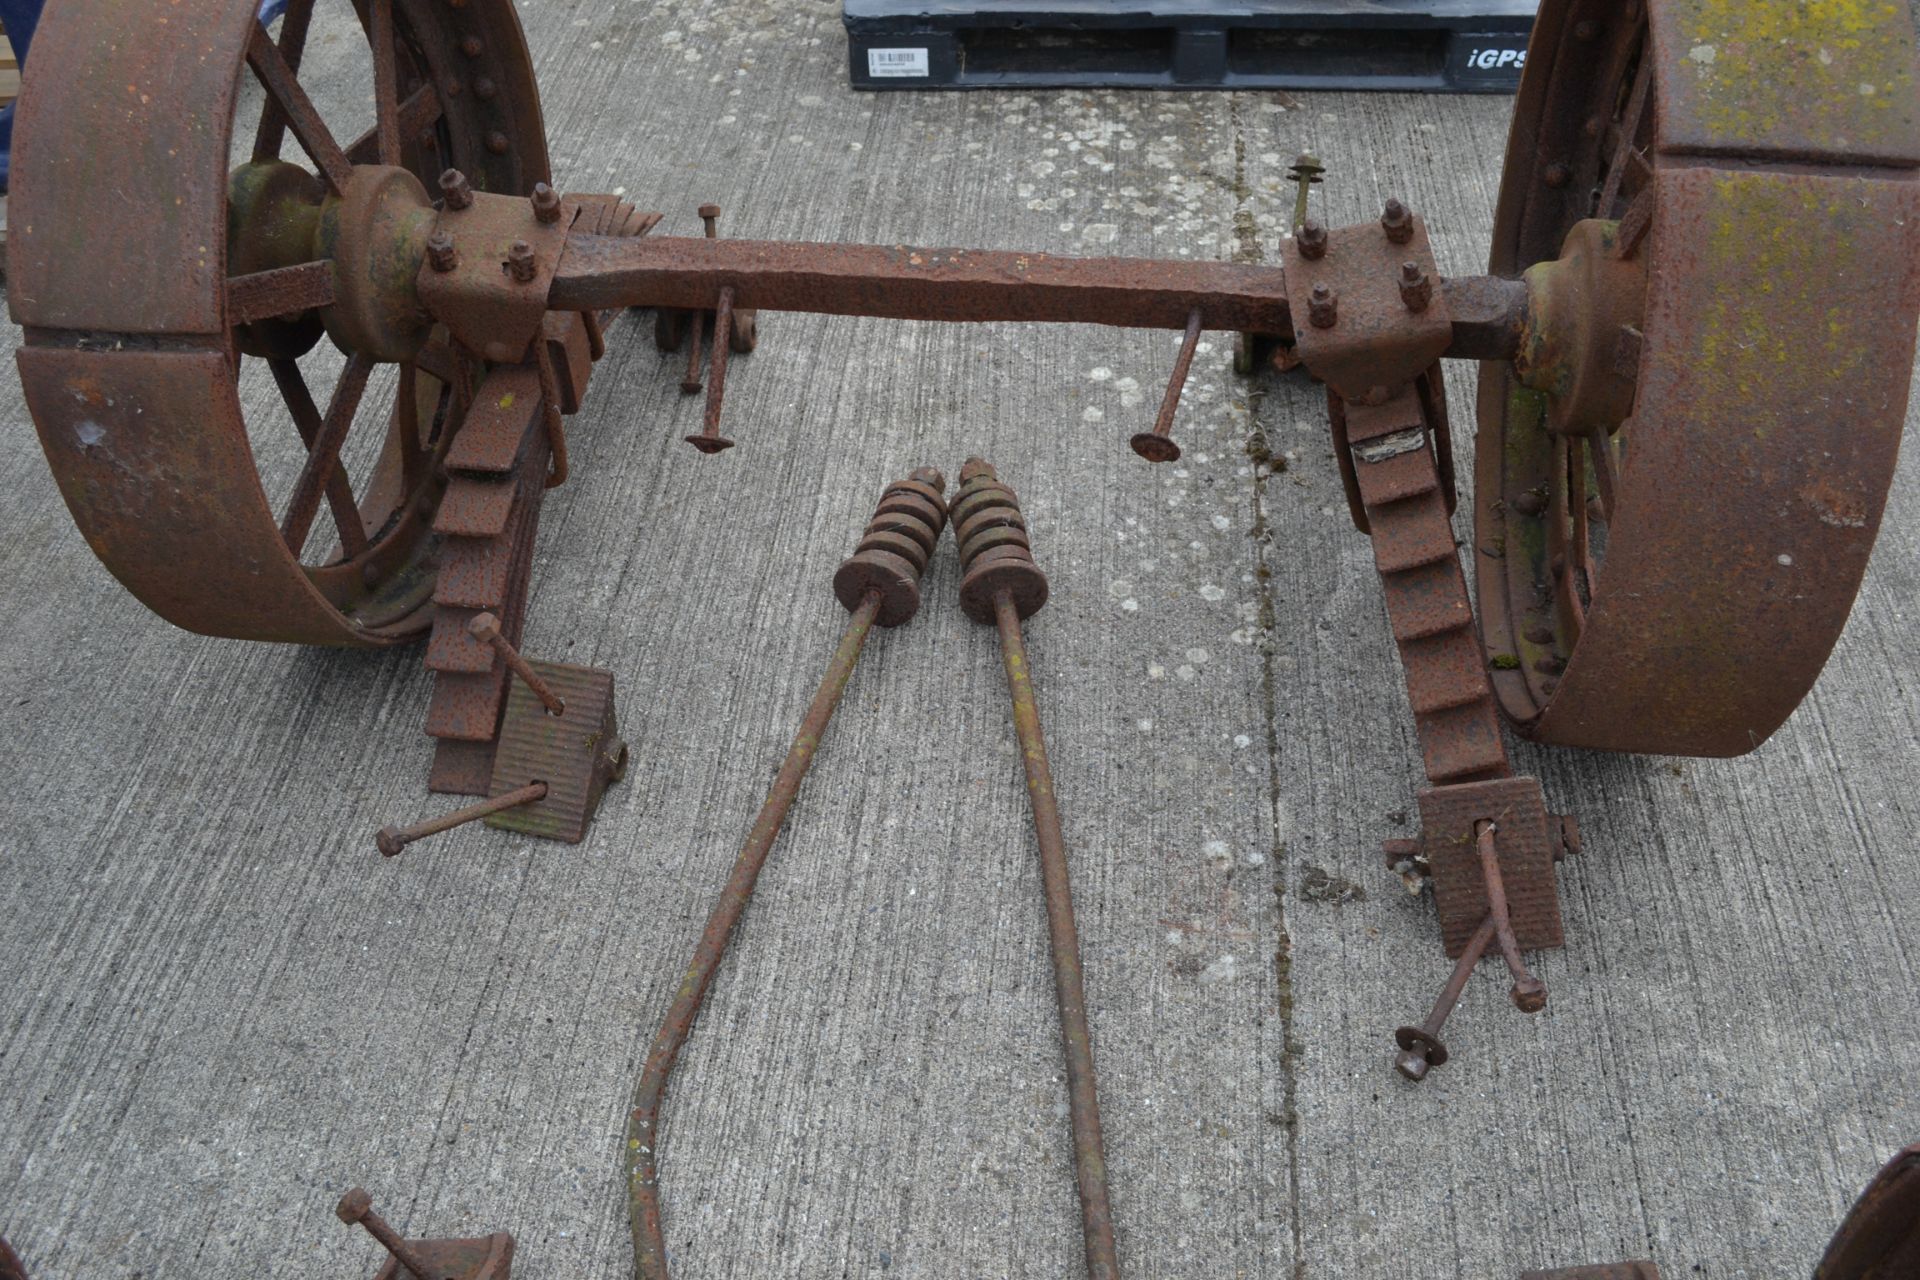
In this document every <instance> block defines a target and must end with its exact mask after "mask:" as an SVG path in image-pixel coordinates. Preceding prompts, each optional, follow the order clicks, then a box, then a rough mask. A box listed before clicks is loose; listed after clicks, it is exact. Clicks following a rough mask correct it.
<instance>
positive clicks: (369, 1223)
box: [333, 1187, 434, 1280]
mask: <svg viewBox="0 0 1920 1280" xmlns="http://www.w3.org/2000/svg"><path fill="white" fill-rule="evenodd" d="M333 1212H334V1213H335V1215H336V1216H338V1217H339V1219H340V1221H342V1222H344V1223H346V1224H347V1225H348V1226H350V1227H351V1226H354V1225H356V1224H357V1225H359V1226H362V1227H365V1228H366V1229H367V1234H368V1235H370V1236H372V1237H373V1238H374V1239H375V1240H378V1241H379V1242H380V1244H381V1246H382V1247H383V1248H385V1249H386V1251H387V1252H388V1253H390V1254H392V1255H393V1256H394V1257H395V1258H396V1259H398V1260H399V1262H400V1265H401V1266H402V1267H405V1268H406V1269H407V1270H408V1271H411V1272H412V1273H413V1274H414V1275H416V1276H419V1277H421V1280H426V1278H427V1277H430V1276H432V1275H433V1274H434V1272H433V1270H432V1269H431V1268H430V1267H429V1266H428V1264H427V1262H426V1260H425V1259H423V1258H422V1257H421V1256H420V1255H419V1254H418V1253H417V1252H415V1250H414V1248H413V1246H412V1245H410V1244H408V1243H407V1241H406V1238H405V1237H404V1236H402V1235H401V1234H400V1233H399V1232H397V1231H395V1230H394V1229H393V1228H392V1227H390V1226H388V1225H387V1220H386V1219H385V1218H382V1217H381V1216H380V1215H379V1214H377V1213H375V1212H374V1211H373V1197H372V1196H370V1195H368V1194H367V1193H366V1192H365V1191H364V1190H362V1189H361V1188H359V1187H355V1188H354V1189H353V1190H351V1191H349V1192H347V1194H345V1195H344V1196H341V1197H340V1203H339V1205H338V1206H336V1207H335V1209H334V1211H333Z"/></svg>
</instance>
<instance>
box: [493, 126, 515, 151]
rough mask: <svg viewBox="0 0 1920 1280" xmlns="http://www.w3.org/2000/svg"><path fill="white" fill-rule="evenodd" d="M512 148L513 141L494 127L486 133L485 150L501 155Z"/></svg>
mask: <svg viewBox="0 0 1920 1280" xmlns="http://www.w3.org/2000/svg"><path fill="white" fill-rule="evenodd" d="M512 149H513V141H512V139H510V138H508V137H507V135H506V134H504V133H501V132H500V131H499V130H498V129H495V130H494V131H493V132H492V133H490V134H488V135H487V150H489V151H491V152H493V154H495V155H497V156H503V155H505V154H507V152H508V151H510V150H512Z"/></svg>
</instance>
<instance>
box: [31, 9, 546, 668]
mask: <svg viewBox="0 0 1920 1280" xmlns="http://www.w3.org/2000/svg"><path fill="white" fill-rule="evenodd" d="M256 3H257V0H176V2H175V3H173V4H171V5H162V6H155V5H152V4H147V3H137V2H135V0H63V2H62V3H60V4H58V5H54V6H51V7H50V9H49V11H48V13H47V15H46V19H45V21H44V22H43V23H42V25H41V27H40V29H39V32H38V36H39V39H38V40H37V42H36V44H35V47H34V54H35V60H34V62H35V65H34V67H33V70H32V71H31V72H30V73H29V76H30V82H31V86H32V88H31V92H30V94H28V95H27V96H26V97H25V99H23V101H22V103H21V108H20V116H19V121H18V135H17V140H16V148H17V150H16V159H15V166H16V167H15V183H14V195H13V212H12V219H11V222H12V234H13V243H12V245H11V246H10V248H11V266H12V286H11V305H12V311H13V316H14V319H15V320H16V322H18V323H19V324H21V325H23V326H24V327H25V329H26V335H25V345H24V346H23V348H22V350H21V352H20V373H21V379H22V382H23V384H24V386H25V389H26V393H27V402H28V405H29V407H30V409H31V411H32V413H33V418H34V423H35V425H36V427H37V428H38V429H39V432H40V438H41V443H42V445H43V447H44V448H45V451H46V454H47V459H48V462H49V463H50V464H51V466H52V469H53V473H54V476H55V478H56V479H57V480H58V482H59V484H60V489H61V493H62V494H63V495H64V497H65V498H66V501H67V505H68V506H69V508H70V509H71V510H72V513H73V516H74V519H75V521H76V523H77V524H78V525H79V527H80V529H81V531H82V533H83V534H84V535H85V536H86V538H87V541H88V543H89V544H90V545H91V546H92V547H93V550H94V551H95V553H96V554H98V555H99V557H100V559H101V560H102V561H104V562H105V563H106V565H107V567H108V568H109V569H110V570H111V571H112V572H113V573H114V575H115V576H116V577H117V578H119V579H120V581H121V582H122V583H123V584H125V586H126V587H127V588H128V589H129V590H130V591H132V592H133V593H134V595H136V596H138V597H139V598H140V599H141V600H142V601H143V602H144V603H145V604H146V605H147V606H148V607H150V608H152V609H153V610H154V611H155V612H157V613H159V614H160V615H161V616H163V617H165V618H167V619H168V620H170V621H172V622H174V623H175V624H177V625H179V626H181V627H184V628H186V629H188V630H191V631H198V632H203V633H206V634H209V635H220V636H231V637H237V638H242V639H254V640H278V641H289V642H298V643H304V644H329V645H363V646H364V645H384V644H391V643H394V642H397V641H401V640H405V639H408V638H410V637H412V636H415V635H417V634H418V633H420V632H421V631H422V630H424V629H425V628H426V627H427V625H428V623H429V621H430V613H431V599H432V595H433V588H434V581H435V576H436V572H437V571H436V567H435V547H436V542H437V540H436V538H435V536H434V535H433V533H432V527H431V526H432V521H433V516H434V512H435V510H436V509H437V507H438V504H439V501H440V496H441V493H442V491H443V487H444V483H445V481H444V478H443V477H442V475H441V474H440V468H439V465H438V464H439V462H440V460H441V459H442V458H443V457H444V455H445V451H446V448H447V445H448V444H449V442H450V440H451V437H452V435H453V433H454V431H455V430H456V429H457V426H458V421H459V415H460V414H461V413H462V412H464V407H465V403H466V401H467V399H468V395H469V393H470V391H471V388H472V387H473V385H474V384H475V383H476V382H477V379H478V377H479V375H480V372H481V370H479V369H478V368H477V367H474V366H473V365H471V364H470V363H469V362H468V361H467V360H466V359H465V358H463V357H461V356H460V355H458V354H456V353H455V352H454V351H453V350H452V349H451V347H450V345H449V344H448V343H447V342H446V341H445V339H444V336H443V335H441V334H440V333H438V332H436V331H434V330H432V329H430V328H428V327H427V325H426V322H425V320H424V318H423V316H422V314H421V313H420V312H419V311H418V309H417V307H416V306H415V305H414V304H413V303H412V299H411V292H412V290H411V281H412V273H413V272H416V271H417V270H418V268H419V262H420V259H421V256H422V254H423V253H424V245H423V243H421V241H422V238H423V236H424V233H425V230H426V228H427V227H428V226H429V225H430V222H431V218H432V216H433V214H432V205H431V203H430V200H429V193H430V192H431V193H433V195H434V196H435V197H437V196H438V194H439V185H438V182H439V175H440V174H441V173H442V172H443V171H444V170H446V169H448V168H457V169H459V170H461V171H462V172H464V173H465V174H466V175H467V176H468V179H469V181H470V182H471V184H472V186H473V187H475V188H479V189H483V190H490V191H499V192H512V193H515V194H521V193H525V192H527V191H529V190H530V189H531V187H532V185H533V184H534V183H535V182H539V181H544V180H545V179H546V178H547V176H548V166H547V151H546V141H545V134H544V131H543V128H542V125H541V119H540V105H539V98H538V94H537V92H536V89H535V85H534V79H533V70H532V66H531V64H530V62H529V60H528V57H527V50H526V45H525V42H524V40H523V38H522V35H521V31H520V24H519V21H518V19H517V18H516V17H515V14H514V11H513V6H512V4H511V2H510V0H466V2H465V3H459V4H448V3H445V2H444V0H353V3H352V5H351V7H349V5H348V3H347V0H321V8H320V13H319V14H318V15H316V14H315V4H314V0H292V2H291V4H290V5H289V6H288V9H287V12H286V16H285V17H284V18H282V19H281V20H280V26H279V30H278V35H277V39H276V38H274V37H271V36H269V35H268V34H267V33H266V31H265V30H264V29H262V28H261V27H260V25H259V23H258V22H257V21H256V19H255V17H254V13H255V8H256ZM316 16H317V18H318V20H319V21H320V22H322V23H328V22H331V23H333V24H334V25H344V24H350V23H352V22H353V21H354V20H355V18H356V17H357V19H358V23H359V27H360V30H361V32H362V33H363V34H364V35H365V36H366V44H365V45H364V46H361V47H360V49H359V50H358V52H357V55H355V56H357V57H358V58H362V59H365V60H367V61H369V62H370V63H371V65H372V73H371V75H372V83H373V92H372V95H371V98H372V101H373V103H374V109H373V111H372V114H373V116H374V120H375V123H374V125H373V127H372V128H369V129H368V130H367V131H366V133H365V134H364V135H363V136H361V137H359V138H357V139H356V138H354V137H352V136H347V135H345V134H344V133H343V134H341V135H338V136H336V134H335V133H334V132H333V131H332V130H331V129H330V128H329V125H328V122H327V121H326V119H325V118H324V116H323V114H322V113H321V112H320V111H319V110H318V109H317V108H315V107H314V105H313V103H312V101H311V100H310V98H309V96H308V94H307V92H306V91H305V89H304V88H303V87H302V85H301V84H300V81H299V78H298V77H299V69H300V64H301V61H302V58H303V55H304V54H305V53H306V52H307V49H306V46H307V34H308V30H309V27H310V26H311V25H313V23H314V21H315V19H316ZM318 48H320V46H319V45H318V43H317V40H316V49H318ZM325 53H326V56H329V57H332V56H336V55H335V54H334V52H333V49H332V48H328V49H327V50H326V51H325ZM321 56H322V54H321V53H316V54H315V59H316V60H318V59H319V58H320V57H321ZM251 81H258V83H259V84H260V86H261V88H262V90H263V91H264V94H262V92H261V91H259V90H255V89H253V88H252V86H251V84H250V83H249V82H251ZM262 100H263V101H264V106H262V107H260V108H259V111H258V119H257V120H256V119H255V118H254V115H255V112H254V110H253V109H252V108H251V107H248V109H246V110H245V111H244V113H243V112H242V106H243V104H250V103H256V102H260V101H262ZM362 110H365V107H364V105H363V106H362ZM236 124H237V125H238V132H236ZM289 135H290V136H289ZM283 152H284V153H285V156H286V158H285V159H284V160H283V159H282V154H283ZM296 162H297V163H296ZM323 339H330V342H323ZM316 346H319V347H320V350H318V351H317V352H314V349H315V348H316ZM330 348H338V352H337V353H336V352H335V351H334V350H332V349H330ZM309 352H314V354H313V355H311V356H310V355H309ZM341 355H344V357H345V359H344V368H341V367H340V366H341V359H340V357H341ZM303 357H306V358H305V359H303ZM253 362H258V363H253ZM382 365H393V366H396V368H394V369H382V368H381V367H380V366H382ZM316 371H318V375H316ZM243 373H245V374H246V375H247V376H249V377H251V378H254V379H259V380H260V386H261V387H262V389H264V387H265V386H266V385H267V384H268V382H269V381H270V382H271V384H272V385H273V386H274V387H275V388H276V389H277V390H278V392H279V398H280V400H281V402H282V403H281V404H280V405H279V406H277V412H275V413H274V414H271V415H266V416H267V417H269V418H270V419H271V418H277V419H278V420H277V421H274V420H267V421H259V420H256V421H254V422H252V423H249V422H248V421H247V415H246V414H245V412H244V411H243V409H242V405H241V400H240V396H239V384H240V380H241V377H242V376H243ZM315 376H325V377H327V378H329V379H330V380H333V381H332V385H331V386H329V385H326V384H316V385H314V386H312V387H309V380H310V378H313V377H315ZM370 384H371V386H373V387H375V388H387V387H390V388H391V391H390V393H387V394H390V397H391V398H390V400H383V401H380V402H376V397H375V396H373V395H372V394H369V391H368V388H369V385H370ZM261 416H262V415H255V417H256V419H258V418H260V417H261ZM356 420H357V421H358V422H359V424H360V428H359V429H360V430H361V431H382V430H383V431H384V432H385V436H384V444H382V445H380V447H379V449H378V454H377V460H376V461H372V462H370V464H369V467H370V469H369V474H368V475H367V477H366V478H365V479H364V480H363V481H361V482H360V483H358V484H355V483H354V482H353V480H352V479H351V477H350V476H349V472H348V468H347V466H346V465H345V464H344V463H342V462H341V461H340V458H341V456H342V454H341V450H342V446H343V445H344V444H345V443H346V442H347V437H348V435H349V433H351V432H352V431H353V430H354V426H355V422H356ZM250 429H251V431H252V434H253V439H254V440H262V439H268V440H270V439H272V437H271V436H270V434H269V433H271V432H275V431H278V432H285V433H288V434H287V436H286V437H285V439H288V440H292V439H298V440H301V441H303V442H304V444H305V446H306V454H305V458H304V461H303V462H301V463H300V464H298V471H299V474H298V476H297V477H296V478H295V479H294V480H293V481H292V483H291V484H290V485H281V486H276V487H277V488H283V489H285V490H287V491H286V492H282V493H276V494H274V495H272V496H271V497H270V495H269V492H268V488H267V486H266V485H265V484H263V481H262V469H261V467H260V466H259V465H258V464H257V462H256V456H255V450H254V445H253V444H252V443H251V442H250V440H249V431H250ZM296 432H297V435H296V434H294V433H296ZM295 448H296V449H297V448H298V446H295ZM361 453H362V454H365V455H367V456H371V455H372V447H371V442H369V445H368V447H367V448H366V449H363V450H362V451H361ZM263 456H264V455H263ZM285 469H287V468H284V467H283V468H282V470H285ZM316 523H319V524H321V525H322V527H323V528H325V527H326V526H327V525H328V524H329V523H330V524H331V526H332V529H331V530H330V531H328V532H327V533H325V534H324V535H323V534H321V533H312V535H311V536H309V535H310V531H311V530H312V526H313V525H314V524H316ZM336 535H337V536H336Z"/></svg>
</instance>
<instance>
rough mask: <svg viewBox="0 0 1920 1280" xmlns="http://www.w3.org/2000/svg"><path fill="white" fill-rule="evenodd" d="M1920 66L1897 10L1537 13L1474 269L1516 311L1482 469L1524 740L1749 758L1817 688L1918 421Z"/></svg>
mask: <svg viewBox="0 0 1920 1280" xmlns="http://www.w3.org/2000/svg"><path fill="white" fill-rule="evenodd" d="M1914 49H1915V37H1914V30H1913V25H1912V19H1911V17H1910V14H1909V12H1908V8H1907V5H1906V4H1905V3H1904V2H1902V0H1859V2H1857V3H1849V4H1846V5H1841V6H1803V5H1800V4H1798V3H1792V2H1791V0H1762V2H1759V3H1753V4H1727V3H1721V2H1719V0H1651V3H1645V2H1643V0H1547V2H1546V3H1545V4H1543V5H1542V6H1541V10H1540V15H1539V21H1538V24H1537V26H1536V27H1535V31H1534V36H1533V45H1532V50H1531V53H1530V56H1529V61H1528V66H1527V71H1526V76H1525V80H1524V82H1523V84H1522V86H1521V90H1520V96H1519V99H1518V101H1517V104H1516V109H1515V113H1514V121H1513V132H1512V137H1511V140H1510V142H1509V144H1508V153H1507V163H1506V173H1505V177H1504V182H1503V186H1502V190H1501V198H1500V204H1499V210H1498V214H1497V217H1496V222H1495V231H1494V243H1493V258H1492V270H1493V273H1494V274H1496V275H1499V276H1505V277H1508V278H1519V277H1520V276H1521V275H1522V273H1526V275H1527V279H1528V282H1529V293H1530V299H1529V300H1530V314H1531V318H1530V321H1529V326H1528V331H1527V334H1526V336H1525V339H1524V340H1523V343H1522V350H1521V354H1520V356H1519V358H1518V359H1517V360H1516V361H1515V362H1514V363H1513V364H1511V365H1509V364H1505V363H1489V364H1487V365H1484V366H1483V367H1482V373H1481V381H1480V402H1479V415H1480V435H1479V442H1478V455H1477V459H1476V467H1477V476H1478V485H1477V489H1478V493H1477V509H1476V512H1475V526H1476V528H1475V532H1476V537H1475V545H1476V548H1477V554H1476V557H1475V560H1476V565H1477V570H1478V573H1477V577H1478V592H1479V597H1480V611H1481V621H1482V626H1483V628H1484V635H1485V639H1486V645H1487V651H1488V654H1489V660H1490V662H1491V664H1492V667H1493V673H1492V674H1493V680H1494V684H1495V686H1496V690H1497V692H1498V695H1499V698H1500V702H1501V705H1502V707H1503V709H1504V711H1505V712H1506V714H1507V716H1508V717H1509V718H1510V719H1511V720H1512V721H1513V722H1514V723H1515V724H1516V725H1517V726H1518V727H1519V730H1520V732H1522V733H1523V734H1525V735H1526V736H1528V737H1531V738H1534V739H1537V740H1539V741H1543V742H1553V743H1560V744H1565V745H1570V746H1580V747H1591V748H1599V749H1604V750H1612V751H1641V752H1654V753H1665V754H1677V755H1704V756H1730V755H1739V754H1741V753H1744V752H1747V751H1751V750H1753V749H1754V748H1755V747H1757V746H1758V745H1759V744H1760V743H1761V742H1763V741H1764V740H1765V739H1766V738H1767V737H1768V736H1769V735H1770V734H1772V733H1773V731H1774V730H1775V729H1777V728H1778V727H1779V726H1780V725H1781V723H1782V722H1784V721H1785V720H1786V718H1787V716H1788V715H1789V714H1791V713H1792V711H1793V709H1794V707H1796V706H1797V705H1798V704H1799V702H1800V701H1801V699H1802V698H1803V697H1804V696H1805V695H1806V693H1807V692H1808V690H1809V689H1810V688H1811V687H1812V685H1813V682H1814V679H1815V677H1816V676H1817V675H1818V674H1819V672H1820V669H1821V667H1822V666H1823V665H1824V664H1825V662H1826V660H1827V656H1828V654H1829V652H1830V651H1831V650H1832V648H1833V645H1834V642H1835V641H1836V640H1837V639H1838V637H1839V635H1840V631H1841V628H1842V627H1843V626H1844V625H1845V623H1846V618H1847V613H1848V611H1849V609H1850V608H1851V606H1852V602H1853V599H1854V596H1855V593H1856V592H1857V590H1858V588H1859V584H1860V579H1861V575H1862V574H1863V573H1864V571H1865V569H1866V564H1867V558H1868V553H1869V552H1870V551H1871V549H1872V547H1873V542H1874V536H1875V534H1876V532H1877V530H1878V527H1879V523H1880V516H1881V510H1882V507H1883V505H1884V503H1885V500H1886V494H1887V488H1888V485H1889V483H1890V482H1891V479H1892V476H1893V472H1894V462H1895V456H1896V453H1897V450H1898V447H1899V442H1900V435H1901V430H1902V426H1903V423H1904V420H1905V409H1906V403H1907V386H1908V377H1909V372H1910V370H1911V368H1912V364H1913V352H1914V324H1915V317H1916V314H1917V313H1920V289H1917V287H1916V286H1917V284H1920V272H1916V269H1915V267H1914V263H1915V262H1916V253H1917V252H1920V239H1917V238H1916V231H1917V230H1920V221H1916V218H1920V199H1916V193H1917V191H1920V186H1917V185H1916V181H1915V177H1916V175H1915V166H1916V165H1917V164H1920V108H1916V90H1915V68H1914V62H1915V58H1914ZM1530 268H1531V270H1529V269H1530Z"/></svg>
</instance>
